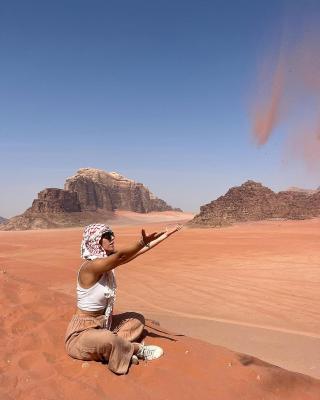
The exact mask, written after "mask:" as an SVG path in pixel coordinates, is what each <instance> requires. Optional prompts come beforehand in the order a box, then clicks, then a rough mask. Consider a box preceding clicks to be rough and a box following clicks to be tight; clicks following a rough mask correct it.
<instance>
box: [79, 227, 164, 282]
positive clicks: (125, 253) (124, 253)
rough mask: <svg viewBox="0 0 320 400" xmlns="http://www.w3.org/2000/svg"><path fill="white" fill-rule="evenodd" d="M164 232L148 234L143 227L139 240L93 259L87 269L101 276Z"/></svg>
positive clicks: (90, 272) (124, 261) (88, 271)
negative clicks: (102, 256)
mask: <svg viewBox="0 0 320 400" xmlns="http://www.w3.org/2000/svg"><path fill="white" fill-rule="evenodd" d="M162 234H163V232H160V233H157V232H154V233H151V234H150V235H147V234H146V232H145V230H144V229H142V230H141V239H140V240H139V241H138V242H136V243H134V244H133V245H131V246H129V247H127V248H125V249H123V250H119V251H117V252H115V253H114V254H112V255H110V256H108V257H105V258H97V259H95V260H92V261H91V262H90V263H88V264H86V267H85V270H86V272H87V273H89V274H90V275H91V274H93V275H95V276H100V275H101V274H102V273H104V272H107V271H110V270H112V269H114V268H116V267H118V266H119V265H121V264H125V263H126V262H128V261H129V259H131V257H132V256H134V255H135V254H136V253H137V252H139V251H140V250H142V249H143V248H144V247H145V246H147V245H149V243H150V242H152V241H153V240H156V239H158V238H159V237H160V236H161V235H162Z"/></svg>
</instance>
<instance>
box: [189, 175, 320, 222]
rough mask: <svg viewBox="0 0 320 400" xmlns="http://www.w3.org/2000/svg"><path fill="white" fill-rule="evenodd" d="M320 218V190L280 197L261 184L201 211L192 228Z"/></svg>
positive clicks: (243, 187)
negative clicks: (269, 220) (196, 226)
mask: <svg viewBox="0 0 320 400" xmlns="http://www.w3.org/2000/svg"><path fill="white" fill-rule="evenodd" d="M319 216H320V190H315V191H304V190H297V189H296V188H295V189H294V190H287V191H283V192H279V193H275V192H273V191H272V190H271V189H269V188H267V187H265V186H263V185H262V184H261V183H257V182H254V181H250V180H249V181H247V182H245V183H244V184H242V185H241V186H237V187H233V188H231V189H229V190H228V192H227V193H226V194H225V195H224V196H221V197H219V198H218V199H217V200H214V201H212V202H211V203H209V204H206V205H204V206H202V207H200V213H199V214H198V215H196V216H195V217H194V218H193V220H191V221H190V222H189V225H200V226H208V227H219V226H226V225H231V224H233V223H236V222H246V221H260V220H265V219H276V218H279V219H306V218H312V217H319Z"/></svg>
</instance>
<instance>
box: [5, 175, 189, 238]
mask: <svg viewBox="0 0 320 400" xmlns="http://www.w3.org/2000/svg"><path fill="white" fill-rule="evenodd" d="M116 210H127V211H134V212H137V213H148V212H151V211H171V210H173V211H181V210H180V209H177V208H175V209H174V208H172V207H171V206H169V205H168V204H167V203H166V202H165V201H164V200H161V199H159V198H157V197H156V196H154V195H153V194H152V193H151V192H150V191H149V189H148V188H146V187H145V186H144V185H143V184H142V183H137V182H135V181H133V180H130V179H128V178H125V177H124V176H122V175H120V174H118V173H116V172H111V173H109V172H105V171H102V170H99V169H93V168H82V169H80V170H79V171H78V172H77V173H76V174H75V175H74V176H72V177H70V178H68V179H67V180H66V182H65V185H64V189H57V188H47V189H44V190H42V191H41V192H39V193H38V198H37V199H35V200H33V203H32V206H31V207H30V208H28V209H27V210H26V211H25V212H24V213H23V214H21V215H18V216H16V217H13V218H11V219H10V220H8V221H6V222H5V223H3V224H1V227H0V230H24V229H41V228H42V229H49V228H57V227H68V226H79V225H83V224H89V223H94V222H98V221H101V222H105V221H106V220H110V219H113V218H114V217H115V214H114V212H115V211H116Z"/></svg>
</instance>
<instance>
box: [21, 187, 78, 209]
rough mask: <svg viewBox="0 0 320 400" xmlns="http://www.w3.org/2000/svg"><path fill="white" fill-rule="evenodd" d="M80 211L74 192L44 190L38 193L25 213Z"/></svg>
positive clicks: (53, 189)
mask: <svg viewBox="0 0 320 400" xmlns="http://www.w3.org/2000/svg"><path fill="white" fill-rule="evenodd" d="M79 211H81V208H80V203H79V199H78V195H77V193H75V192H70V191H68V190H62V189H55V188H50V189H44V190H42V191H41V192H40V193H38V198H37V199H35V200H33V203H32V206H31V208H30V209H28V210H27V212H29V213H30V212H34V213H61V212H79Z"/></svg>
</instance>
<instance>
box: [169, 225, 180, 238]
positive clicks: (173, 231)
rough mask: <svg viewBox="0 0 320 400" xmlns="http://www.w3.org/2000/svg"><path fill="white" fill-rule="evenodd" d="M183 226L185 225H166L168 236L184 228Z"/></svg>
mask: <svg viewBox="0 0 320 400" xmlns="http://www.w3.org/2000/svg"><path fill="white" fill-rule="evenodd" d="M182 228H183V225H180V224H177V225H174V226H173V227H166V231H165V233H166V234H167V237H169V236H170V235H172V234H173V233H175V232H178V231H180V229H182Z"/></svg>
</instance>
